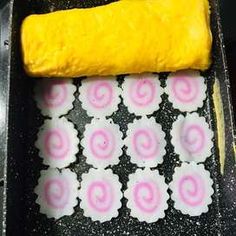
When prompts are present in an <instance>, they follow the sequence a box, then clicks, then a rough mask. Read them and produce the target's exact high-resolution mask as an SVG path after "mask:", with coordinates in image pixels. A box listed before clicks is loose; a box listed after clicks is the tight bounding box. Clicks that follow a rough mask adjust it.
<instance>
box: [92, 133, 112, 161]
mask: <svg viewBox="0 0 236 236" xmlns="http://www.w3.org/2000/svg"><path fill="white" fill-rule="evenodd" d="M89 146H90V149H91V152H92V154H93V155H94V157H96V158H98V159H109V158H112V154H113V153H114V150H115V138H114V135H113V134H112V133H111V132H110V130H108V129H98V130H95V131H94V132H93V133H92V135H91V137H90V140H89Z"/></svg>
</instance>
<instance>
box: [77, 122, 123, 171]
mask: <svg viewBox="0 0 236 236" xmlns="http://www.w3.org/2000/svg"><path fill="white" fill-rule="evenodd" d="M122 136H123V135H122V132H121V131H120V127H119V125H117V124H114V123H113V121H112V120H111V119H108V120H106V119H96V118H94V119H93V120H92V122H91V124H87V125H86V126H85V132H84V138H83V139H82V141H81V145H82V146H83V148H84V150H83V155H84V156H85V157H86V158H87V163H88V164H91V165H93V166H94V167H101V168H105V167H107V166H109V165H116V164H118V162H119V157H120V156H121V155H122V146H123V140H122Z"/></svg>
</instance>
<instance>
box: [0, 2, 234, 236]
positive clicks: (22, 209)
mask: <svg viewBox="0 0 236 236" xmlns="http://www.w3.org/2000/svg"><path fill="white" fill-rule="evenodd" d="M109 2H112V1H105V0H103V1H102V0H94V1H92V0H90V1H88V0H87V1H82V0H81V1H78V0H64V1H62V0H61V1H52V0H24V1H22V0H15V1H11V2H10V3H7V1H5V4H3V3H4V1H3V3H0V8H1V13H0V17H1V20H2V21H1V22H3V23H2V27H1V31H0V39H1V47H0V48H1V54H0V69H1V70H0V75H1V78H0V91H1V93H0V105H1V108H3V109H2V110H1V109H0V111H1V112H2V113H1V114H0V115H2V114H3V115H2V116H0V128H1V130H2V132H0V147H1V149H0V158H2V160H1V165H2V168H1V169H0V178H2V179H3V180H4V187H2V188H1V191H0V199H1V198H2V199H3V204H2V208H1V210H2V212H3V213H2V214H1V217H2V221H3V230H2V235H40V236H41V235H66V236H67V235H68V236H69V235H79V236H90V235H91V236H92V235H96V236H100V235H112V236H113V235H114V236H116V235H117V236H118V235H119V236H120V235H130V236H151V235H153V236H154V235H163V236H168V235H171V236H172V235H184V236H185V235H186V236H187V235H201V236H202V235H227V236H230V235H236V188H235V185H236V184H235V183H236V182H235V181H236V180H235V178H236V171H235V166H234V164H235V156H234V152H233V142H234V134H233V133H234V130H233V122H232V108H231V100H230V94H229V80H228V76H227V68H226V62H225V55H224V48H223V47H224V46H223V42H222V34H221V26H220V19H219V15H218V3H217V1H216V0H215V1H214V0H212V1H211V9H212V21H211V25H212V31H213V36H214V46H213V66H212V67H211V69H210V70H209V71H207V72H206V73H204V76H205V77H206V78H207V87H208V90H207V99H206V101H205V103H204V106H203V108H201V109H199V110H198V113H199V114H201V115H203V116H205V117H206V119H207V121H208V122H209V125H210V126H211V128H212V129H213V130H214V131H215V137H217V132H216V119H215V113H214V104H213V100H212V92H213V83H214V80H215V78H218V79H219V81H220V89H221V96H222V100H223V106H224V114H225V134H226V140H227V142H226V163H225V172H224V175H221V173H220V163H219V153H218V148H217V143H216V138H215V139H214V144H215V145H214V149H213V150H212V156H211V157H209V158H208V159H207V160H206V162H205V166H206V169H208V170H209V171H210V173H211V177H212V179H213V180H214V186H213V187H214V190H215V194H214V195H213V203H212V204H211V205H210V207H209V212H207V213H206V214H202V215H201V216H199V217H190V216H186V215H183V214H181V213H180V212H179V211H177V210H175V209H174V208H173V202H172V201H171V200H169V201H168V203H169V209H168V210H167V211H166V217H165V218H164V219H161V220H159V221H158V222H156V223H152V224H146V223H140V222H139V221H138V220H136V219H134V218H131V217H130V216H129V210H128V209H127V208H126V206H125V204H126V200H125V199H122V204H123V206H122V208H121V209H120V210H119V217H118V218H116V219H112V220H111V221H109V222H106V223H103V224H101V223H98V222H92V221H91V220H90V219H89V218H86V217H84V216H83V211H82V210H81V209H80V207H79V205H78V206H77V207H76V208H75V213H74V214H73V215H72V216H69V217H63V218H61V219H59V220H57V221H55V220H52V219H48V218H46V216H45V215H42V214H40V213H39V206H38V205H37V204H36V203H35V200H36V195H35V194H34V193H33V189H34V187H35V186H36V184H37V179H38V178H39V175H40V170H41V169H46V167H45V166H43V165H42V159H41V158H39V156H38V151H37V149H36V148H35V147H34V142H35V140H36V137H37V131H38V128H39V127H40V126H41V125H42V123H43V117H42V116H41V115H40V112H39V110H38V109H37V108H36V105H35V102H34V100H33V86H34V83H35V80H34V79H32V78H28V77H27V76H26V75H25V73H24V71H23V68H22V61H21V54H20V41H19V35H20V24H21V22H22V20H23V18H24V17H25V16H27V15H29V14H32V13H45V12H49V11H54V10H58V9H68V8H74V7H92V6H96V5H101V4H105V3H109ZM186 3H187V1H186ZM4 19H5V21H3V20H4ZM6 19H7V20H8V21H9V22H8V21H6ZM8 23H9V24H8ZM8 25H9V27H7V26H8ZM9 65H10V67H9ZM160 79H161V83H162V86H164V85H165V79H166V74H165V73H163V74H161V75H160ZM122 80H123V77H122V76H120V77H119V81H120V82H121V81H122ZM75 84H76V85H77V86H79V84H80V80H79V79H76V80H75ZM77 95H78V93H77V94H76V101H75V103H74V109H73V110H72V111H70V112H69V114H68V115H67V116H66V117H67V118H68V119H69V120H71V121H73V123H74V124H75V125H76V127H77V129H78V130H79V136H80V138H81V137H82V134H83V131H84V126H85V124H86V123H88V122H89V121H90V118H89V117H88V116H87V115H86V112H85V111H84V110H83V109H82V108H81V104H80V102H79V100H78V96H77ZM162 98H163V102H162V103H161V105H160V109H159V110H158V111H157V112H155V113H154V114H153V116H154V117H155V119H156V121H157V122H158V123H161V124H162V126H163V129H164V131H165V132H166V139H167V154H166V155H165V157H164V163H163V164H161V165H158V167H157V168H158V170H159V171H160V173H161V174H163V175H164V176H165V179H166V182H167V183H169V182H170V181H171V179H172V176H173V171H174V167H175V166H178V165H180V161H179V159H178V156H177V155H176V154H175V153H174V151H173V146H172V145H171V143H170V134H169V132H170V128H171V126H172V123H173V121H174V120H176V118H177V116H178V115H179V114H180V112H179V111H177V110H174V109H173V108H172V105H171V104H170V103H169V102H168V99H167V96H166V95H163V96H162ZM111 118H112V119H113V120H114V122H115V123H117V124H119V125H120V127H121V130H122V131H123V132H124V133H125V131H126V129H127V124H128V123H129V122H132V120H133V119H134V118H135V116H134V115H131V114H129V113H128V111H127V108H126V107H125V106H124V105H123V104H122V103H121V104H120V105H119V111H118V112H117V113H115V114H114V115H112V116H111ZM120 159H121V161H120V163H119V164H118V165H116V166H113V167H112V169H113V171H114V173H116V174H118V175H119V178H120V182H121V183H122V185H123V190H124V189H125V188H126V183H127V180H128V175H129V174H130V173H133V172H134V171H135V170H136V166H135V165H133V164H131V163H130V161H129V158H128V157H127V156H126V154H125V150H124V154H123V155H122V157H121V158H120ZM69 168H71V169H72V170H73V171H75V172H76V173H77V174H78V178H79V180H81V174H82V173H84V172H87V171H88V169H89V168H90V166H88V165H87V164H86V162H85V158H84V157H83V156H82V154H81V151H80V153H79V154H78V155H77V161H76V162H75V163H73V164H71V165H70V166H69Z"/></svg>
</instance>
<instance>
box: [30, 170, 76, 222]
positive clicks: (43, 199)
mask: <svg viewBox="0 0 236 236" xmlns="http://www.w3.org/2000/svg"><path fill="white" fill-rule="evenodd" d="M78 188H79V182H78V180H77V177H76V174H75V173H73V172H72V171H70V170H69V169H64V170H62V171H61V172H59V170H58V169H50V168H49V169H47V170H42V171H41V176H40V178H39V180H38V186H37V187H36V188H35V190H34V192H35V193H36V194H37V195H38V197H37V199H36V203H38V204H39V205H40V212H41V213H43V214H46V215H47V217H48V218H55V219H59V218H61V217H62V216H66V215H72V214H73V212H74V207H75V206H76V205H77V204H78V201H77V197H78V194H79V191H78Z"/></svg>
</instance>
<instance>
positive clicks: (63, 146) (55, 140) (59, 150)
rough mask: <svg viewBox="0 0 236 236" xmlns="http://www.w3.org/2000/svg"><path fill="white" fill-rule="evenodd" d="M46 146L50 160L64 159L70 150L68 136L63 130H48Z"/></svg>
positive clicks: (45, 139) (45, 138)
mask: <svg viewBox="0 0 236 236" xmlns="http://www.w3.org/2000/svg"><path fill="white" fill-rule="evenodd" d="M44 146H45V150H46V153H47V155H48V156H49V157H50V158H53V159H64V158H66V157H67V154H68V152H69V150H70V141H69V137H68V134H67V133H66V132H65V131H64V130H62V129H50V130H48V131H47V132H46V133H45V137H44Z"/></svg>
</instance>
